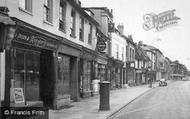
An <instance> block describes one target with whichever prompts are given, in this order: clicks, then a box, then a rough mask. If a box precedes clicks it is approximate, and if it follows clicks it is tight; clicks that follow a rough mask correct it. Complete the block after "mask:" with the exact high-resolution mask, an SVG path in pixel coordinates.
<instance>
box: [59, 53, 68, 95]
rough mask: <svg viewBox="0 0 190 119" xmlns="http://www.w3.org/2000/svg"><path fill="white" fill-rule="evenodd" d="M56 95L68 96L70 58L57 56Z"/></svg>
mask: <svg viewBox="0 0 190 119" xmlns="http://www.w3.org/2000/svg"><path fill="white" fill-rule="evenodd" d="M56 87H57V95H58V96H63V95H69V94H70V93H69V92H70V91H69V89H70V57H68V56H64V55H59V57H58V81H57V84H56Z"/></svg>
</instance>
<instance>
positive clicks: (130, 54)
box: [129, 48, 132, 60]
mask: <svg viewBox="0 0 190 119" xmlns="http://www.w3.org/2000/svg"><path fill="white" fill-rule="evenodd" d="M129 57H130V58H129V59H130V60H132V48H130V52H129Z"/></svg>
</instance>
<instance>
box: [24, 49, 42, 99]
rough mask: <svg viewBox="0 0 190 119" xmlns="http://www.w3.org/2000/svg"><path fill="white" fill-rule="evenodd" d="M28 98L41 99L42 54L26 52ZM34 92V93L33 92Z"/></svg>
mask: <svg viewBox="0 0 190 119" xmlns="http://www.w3.org/2000/svg"><path fill="white" fill-rule="evenodd" d="M25 56H26V58H25V60H26V61H25V62H26V81H25V82H26V100H27V101H37V100H39V99H40V98H39V80H40V76H39V75H40V74H39V72H40V54H39V53H34V52H26V55H25ZM31 92H32V93H31Z"/></svg>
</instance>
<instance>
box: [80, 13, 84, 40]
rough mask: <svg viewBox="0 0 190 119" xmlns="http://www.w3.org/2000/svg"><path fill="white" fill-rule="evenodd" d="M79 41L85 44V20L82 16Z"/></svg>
mask: <svg viewBox="0 0 190 119" xmlns="http://www.w3.org/2000/svg"><path fill="white" fill-rule="evenodd" d="M79 40H80V41H83V42H84V18H83V17H82V16H81V17H80V24H79Z"/></svg>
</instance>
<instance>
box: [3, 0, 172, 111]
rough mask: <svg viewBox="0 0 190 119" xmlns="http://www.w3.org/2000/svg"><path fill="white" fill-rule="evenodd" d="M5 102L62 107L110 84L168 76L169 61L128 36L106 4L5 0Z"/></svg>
mask: <svg viewBox="0 0 190 119" xmlns="http://www.w3.org/2000/svg"><path fill="white" fill-rule="evenodd" d="M0 5H1V7H0V51H1V55H0V59H1V60H0V67H1V70H0V86H1V87H0V88H1V91H0V92H1V93H0V94H1V95H0V96H1V106H48V107H51V108H55V109H57V108H60V107H62V106H65V105H68V104H70V102H71V101H80V99H82V98H86V97H89V96H93V95H94V94H97V93H98V91H99V87H98V82H101V81H109V82H110V89H117V88H123V87H125V86H128V85H142V84H147V83H149V81H150V80H153V81H155V80H159V79H160V78H163V77H165V78H167V77H169V75H168V74H169V73H167V71H168V70H167V68H168V67H169V63H170V60H169V59H168V58H165V57H164V56H163V54H162V52H161V51H160V50H159V49H157V48H155V47H153V46H150V45H146V44H143V43H142V42H139V43H138V44H137V43H135V42H134V41H133V38H132V36H131V35H128V36H125V35H124V26H123V25H118V26H117V28H116V27H115V24H114V23H113V14H112V10H110V9H108V8H107V7H88V8H83V7H82V6H81V2H80V1H79V0H56V1H53V0H43V1H38V2H37V1H32V0H18V1H16V2H15V1H12V0H6V1H1V2H0Z"/></svg>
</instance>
